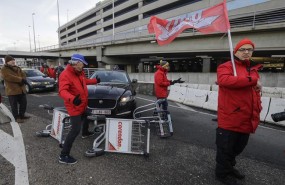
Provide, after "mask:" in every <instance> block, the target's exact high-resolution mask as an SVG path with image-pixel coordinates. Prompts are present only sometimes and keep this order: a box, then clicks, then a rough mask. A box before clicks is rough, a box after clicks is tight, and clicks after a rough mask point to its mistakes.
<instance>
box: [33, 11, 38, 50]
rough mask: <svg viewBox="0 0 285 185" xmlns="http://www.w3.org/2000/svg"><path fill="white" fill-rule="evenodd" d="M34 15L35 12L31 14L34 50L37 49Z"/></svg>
mask: <svg viewBox="0 0 285 185" xmlns="http://www.w3.org/2000/svg"><path fill="white" fill-rule="evenodd" d="M34 15H36V14H35V13H33V14H32V19H33V31H34V45H35V52H36V51H37V45H36V32H35V23H34Z"/></svg>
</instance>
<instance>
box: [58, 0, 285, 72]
mask: <svg viewBox="0 0 285 185" xmlns="http://www.w3.org/2000/svg"><path fill="white" fill-rule="evenodd" d="M221 2H222V0H104V1H101V2H99V3H97V4H96V6H94V7H92V8H91V9H90V10H88V11H87V12H85V13H83V14H81V15H80V16H78V17H76V18H75V19H73V20H71V21H69V22H68V23H66V24H65V25H62V26H61V27H60V28H59V40H60V44H61V45H60V50H61V52H62V55H63V56H64V55H66V56H70V52H69V51H71V50H72V49H74V48H76V50H77V51H78V52H81V53H83V54H84V55H86V56H87V60H89V63H90V67H107V68H108V67H109V68H112V66H113V65H119V67H120V68H122V69H125V70H128V71H129V72H131V73H136V72H139V73H141V72H146V73H148V72H149V73H151V72H154V70H155V69H154V66H155V64H157V63H158V62H159V60H161V59H163V60H167V61H169V62H170V64H171V72H198V73H211V72H213V73H214V72H216V68H217V65H219V64H220V63H223V62H225V61H227V60H229V59H230V51H229V42H228V37H227V34H224V33H214V34H207V35H205V34H201V33H199V32H197V31H196V30H195V29H187V30H185V31H184V32H183V33H182V34H180V35H179V37H177V38H176V39H175V40H174V41H173V42H172V43H171V44H169V45H166V46H159V45H158V44H157V43H156V41H155V36H154V35H153V34H149V33H148V30H147V24H148V23H149V20H150V17H151V16H154V15H155V16H157V17H159V18H162V19H168V20H171V19H175V18H177V17H183V16H184V17H185V16H187V15H188V14H189V13H191V12H195V11H199V10H202V9H206V8H209V7H212V6H214V5H216V4H218V3H221ZM227 8H228V14H229V20H230V24H231V34H232V40H233V45H235V43H236V42H238V41H239V40H240V39H242V38H245V37H247V38H250V39H251V40H253V42H254V43H255V44H256V49H255V52H254V54H253V56H254V58H253V60H254V61H256V62H258V63H262V64H264V69H263V72H264V73H266V72H274V73H284V69H285V67H284V66H285V65H284V63H285V39H284V38H285V31H284V28H285V3H284V0H227Z"/></svg>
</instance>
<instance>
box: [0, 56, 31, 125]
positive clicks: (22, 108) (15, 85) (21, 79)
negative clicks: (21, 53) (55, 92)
mask: <svg viewBox="0 0 285 185" xmlns="http://www.w3.org/2000/svg"><path fill="white" fill-rule="evenodd" d="M1 73H2V77H3V80H4V84H5V93H6V95H7V96H8V99H9V103H10V106H11V109H12V114H13V116H14V118H15V120H16V121H17V122H18V123H23V122H24V119H28V118H30V116H26V115H25V112H26V108H27V97H26V88H25V85H26V84H28V83H27V80H26V75H25V73H24V72H23V71H22V69H21V68H20V67H18V66H16V61H15V59H14V58H13V57H11V56H10V55H7V56H5V65H4V66H3V68H2V69H1ZM18 104H19V106H18Z"/></svg>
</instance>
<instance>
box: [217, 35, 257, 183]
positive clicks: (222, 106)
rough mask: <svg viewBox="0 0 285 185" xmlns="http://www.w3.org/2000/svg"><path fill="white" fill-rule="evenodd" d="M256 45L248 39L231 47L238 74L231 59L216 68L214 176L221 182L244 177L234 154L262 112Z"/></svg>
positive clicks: (242, 148) (239, 151)
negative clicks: (255, 62) (216, 105)
mask: <svg viewBox="0 0 285 185" xmlns="http://www.w3.org/2000/svg"><path fill="white" fill-rule="evenodd" d="M254 48H255V45H254V43H253V42H252V41H251V40H249V39H243V40H241V41H240V42H238V43H237V45H236V46H235V49H234V55H235V60H234V63H235V66H236V72H237V76H234V74H233V67H232V63H231V62H230V61H228V62H226V63H224V64H221V65H220V66H219V67H218V69H217V80H218V84H219V95H218V118H219V119H218V128H217V132H216V145H217V155H216V170H215V174H216V179H217V180H219V181H221V182H222V183H224V184H238V182H237V181H236V179H244V177H245V176H244V175H243V174H241V173H240V172H239V171H238V170H237V169H236V168H234V166H235V164H236V156H238V155H239V154H240V153H241V152H242V151H243V150H244V148H245V147H246V145H247V142H248V139H249V134H250V133H254V132H255V130H256V128H257V126H258V124H259V120H260V119H259V114H260V112H261V109H262V108H261V99H260V90H261V84H260V78H259V75H258V69H260V67H261V65H256V66H252V64H251V60H250V58H251V56H252V53H253V51H254Z"/></svg>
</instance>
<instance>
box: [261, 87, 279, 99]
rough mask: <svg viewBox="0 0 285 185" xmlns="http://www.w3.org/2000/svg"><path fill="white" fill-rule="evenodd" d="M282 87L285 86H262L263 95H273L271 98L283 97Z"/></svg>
mask: <svg viewBox="0 0 285 185" xmlns="http://www.w3.org/2000/svg"><path fill="white" fill-rule="evenodd" d="M282 89H283V88H278V87H262V96H263V97H271V98H281V97H282ZM283 91H284V90H283Z"/></svg>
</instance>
